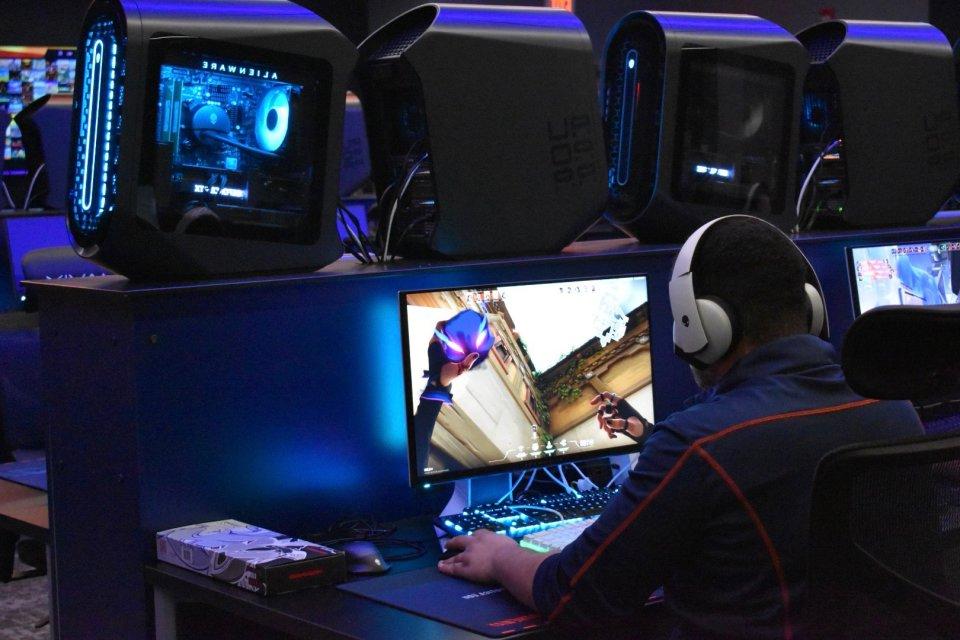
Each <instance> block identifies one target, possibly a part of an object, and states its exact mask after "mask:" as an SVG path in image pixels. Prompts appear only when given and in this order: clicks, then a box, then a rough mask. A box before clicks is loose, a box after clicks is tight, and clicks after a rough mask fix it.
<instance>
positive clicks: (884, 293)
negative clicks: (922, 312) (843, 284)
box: [848, 240, 960, 315]
mask: <svg viewBox="0 0 960 640" xmlns="http://www.w3.org/2000/svg"><path fill="white" fill-rule="evenodd" d="M849 252H850V256H849V261H848V262H849V265H850V282H851V285H852V286H851V289H852V290H853V302H854V307H855V310H856V313H857V314H858V315H859V314H861V313H863V312H865V311H869V310H870V309H873V308H874V307H880V306H884V305H900V304H915V305H933V304H955V303H956V302H957V294H958V293H960V242H957V241H941V240H938V241H935V242H917V243H910V244H895V245H881V246H874V247H853V248H851V249H850V250H849Z"/></svg>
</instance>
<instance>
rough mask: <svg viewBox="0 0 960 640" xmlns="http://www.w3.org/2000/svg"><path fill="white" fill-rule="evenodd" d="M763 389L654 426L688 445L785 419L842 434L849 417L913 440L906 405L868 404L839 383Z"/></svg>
mask: <svg viewBox="0 0 960 640" xmlns="http://www.w3.org/2000/svg"><path fill="white" fill-rule="evenodd" d="M798 391H800V390H798V389H784V388H782V387H770V386H766V385H757V386H744V387H740V388H737V389H734V390H732V391H730V392H728V393H724V394H719V395H716V396H713V397H710V398H709V399H707V400H705V401H703V402H699V403H697V404H694V405H691V406H690V407H687V408H686V409H683V410H681V411H677V412H676V413H674V414H672V415H670V416H669V417H667V418H666V419H665V420H663V421H662V422H660V423H658V424H657V425H656V427H655V433H656V432H657V431H663V432H665V433H670V434H673V435H674V436H675V437H678V438H680V439H682V440H684V441H686V442H687V443H688V444H691V445H692V444H694V443H697V442H700V443H701V444H707V443H709V442H716V441H718V440H720V439H725V438H729V437H734V436H740V435H742V436H746V435H747V434H748V433H749V432H750V431H751V429H750V428H751V427H754V426H762V425H765V424H772V423H782V422H788V421H791V420H801V419H807V421H808V422H809V421H818V422H825V421H826V422H836V423H837V425H838V428H841V429H845V428H847V426H848V425H849V423H850V420H849V418H850V414H851V412H856V413H857V414H858V421H861V420H866V421H868V422H869V423H871V424H875V425H877V427H876V428H877V429H878V432H883V433H891V434H894V435H895V436H896V435H915V434H916V433H917V430H918V429H919V425H920V423H919V419H918V417H917V414H916V412H915V411H914V409H913V407H912V406H911V405H910V403H908V402H901V401H889V400H883V401H881V400H871V399H867V398H863V397H861V396H859V395H857V394H855V393H854V392H853V391H852V390H850V389H849V387H846V385H845V384H844V385H843V386H842V387H836V388H833V389H830V390H829V391H827V392H825V391H822V390H821V392H812V391H808V392H804V393H798Z"/></svg>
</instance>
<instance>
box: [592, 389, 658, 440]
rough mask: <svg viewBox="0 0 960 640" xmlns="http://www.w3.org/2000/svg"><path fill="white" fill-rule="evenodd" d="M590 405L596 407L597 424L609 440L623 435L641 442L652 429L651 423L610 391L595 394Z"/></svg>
mask: <svg viewBox="0 0 960 640" xmlns="http://www.w3.org/2000/svg"><path fill="white" fill-rule="evenodd" d="M590 404H592V405H595V406H596V407H597V423H598V424H599V425H600V429H601V430H602V431H603V432H604V433H606V434H607V437H609V438H616V437H617V434H623V435H625V436H627V437H628V438H630V439H632V440H636V441H637V442H643V436H644V434H645V433H647V432H648V431H649V430H650V429H652V428H653V423H651V422H650V421H649V420H647V419H646V418H644V417H643V416H642V415H640V412H639V411H637V410H636V409H634V408H633V405H631V404H630V403H629V402H627V401H626V400H624V399H623V398H621V397H620V396H618V395H617V394H615V393H612V392H610V391H604V392H603V393H599V394H597V395H596V396H594V397H593V399H592V400H590Z"/></svg>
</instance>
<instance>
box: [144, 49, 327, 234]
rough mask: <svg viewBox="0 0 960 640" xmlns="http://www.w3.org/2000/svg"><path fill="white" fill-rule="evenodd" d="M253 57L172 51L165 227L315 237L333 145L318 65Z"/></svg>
mask: <svg viewBox="0 0 960 640" xmlns="http://www.w3.org/2000/svg"><path fill="white" fill-rule="evenodd" d="M248 53H250V55H249V56H248V57H246V58H245V59H241V58H240V57H239V56H237V55H235V56H225V55H213V54H211V53H210V52H209V51H204V52H200V51H194V50H178V49H170V50H167V51H166V52H165V53H164V55H163V60H162V61H161V63H160V65H159V70H158V73H159V77H158V90H157V113H156V131H155V140H156V155H155V163H154V176H153V184H154V188H155V194H156V197H157V205H158V206H157V209H158V215H159V223H160V226H161V228H162V229H164V230H166V231H181V232H186V233H206V234H211V235H223V236H228V237H239V238H251V239H257V240H274V241H285V242H290V241H293V242H305V243H306V242H311V241H315V239H316V238H315V234H314V236H313V237H308V236H309V234H306V235H304V234H305V232H306V231H307V229H306V218H307V216H306V214H307V212H308V211H309V210H310V208H311V206H313V203H314V202H316V196H317V194H316V193H314V192H313V190H314V189H315V188H316V185H315V182H316V180H315V177H316V175H317V172H316V170H315V169H316V164H317V159H318V154H321V153H323V148H324V145H323V141H324V138H323V136H322V135H321V132H320V131H318V126H317V123H319V122H322V121H323V119H322V118H321V117H319V112H318V108H319V105H320V104H321V101H320V100H319V97H320V91H321V89H320V84H321V83H320V82H319V80H318V75H320V74H318V72H317V71H316V67H317V63H315V62H307V63H306V65H302V64H297V63H296V62H292V63H291V62H290V61H288V60H285V61H284V63H283V64H281V65H278V64H274V63H265V62H263V61H261V60H260V58H261V57H262V56H258V55H257V54H255V53H253V52H248ZM327 91H329V88H327ZM197 212H202V215H199V216H198V215H197ZM194 218H196V219H194Z"/></svg>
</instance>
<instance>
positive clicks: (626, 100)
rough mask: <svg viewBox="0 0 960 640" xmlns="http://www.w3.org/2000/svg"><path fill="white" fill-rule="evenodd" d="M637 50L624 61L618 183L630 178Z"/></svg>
mask: <svg viewBox="0 0 960 640" xmlns="http://www.w3.org/2000/svg"><path fill="white" fill-rule="evenodd" d="M637 57H638V56H637V50H636V49H630V51H628V52H627V56H626V58H625V59H624V61H623V87H622V92H623V96H622V98H623V104H622V106H621V108H620V141H619V147H620V148H619V153H618V154H617V184H619V185H620V186H623V185H625V184H627V181H628V180H629V179H630V153H631V151H632V149H633V118H634V114H635V112H636V110H637V97H638V92H639V89H640V88H639V87H638V86H637Z"/></svg>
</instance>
